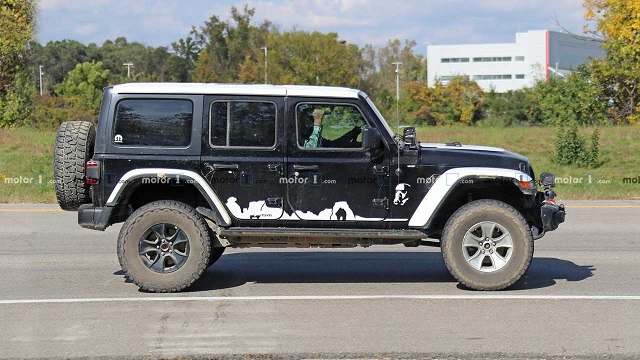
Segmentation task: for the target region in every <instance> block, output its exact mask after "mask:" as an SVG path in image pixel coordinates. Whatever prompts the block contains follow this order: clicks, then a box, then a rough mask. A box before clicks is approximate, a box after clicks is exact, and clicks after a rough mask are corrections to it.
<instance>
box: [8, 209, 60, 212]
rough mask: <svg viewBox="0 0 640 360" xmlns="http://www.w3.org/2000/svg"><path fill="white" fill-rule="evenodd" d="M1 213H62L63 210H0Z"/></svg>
mask: <svg viewBox="0 0 640 360" xmlns="http://www.w3.org/2000/svg"><path fill="white" fill-rule="evenodd" d="M0 212H62V209H0Z"/></svg>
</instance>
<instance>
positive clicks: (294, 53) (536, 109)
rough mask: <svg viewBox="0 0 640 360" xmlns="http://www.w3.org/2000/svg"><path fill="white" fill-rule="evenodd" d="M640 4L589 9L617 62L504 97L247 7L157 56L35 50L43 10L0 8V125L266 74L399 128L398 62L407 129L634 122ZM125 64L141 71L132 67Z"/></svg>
mask: <svg viewBox="0 0 640 360" xmlns="http://www.w3.org/2000/svg"><path fill="white" fill-rule="evenodd" d="M639 4H640V3H638V2H636V1H634V0H585V2H584V6H585V18H586V20H587V27H586V28H585V30H586V31H587V32H589V33H591V34H593V35H594V36H598V37H599V38H601V39H602V41H603V46H604V49H605V51H606V57H605V58H604V59H602V60H593V61H592V62H590V63H588V64H585V65H583V66H581V67H580V68H579V69H578V70H577V71H575V72H574V73H572V74H571V75H569V76H568V77H567V78H559V77H558V78H555V77H552V78H551V79H549V80H548V81H545V80H544V79H541V80H540V81H538V82H537V83H536V84H535V86H533V87H531V88H525V89H522V90H517V91H510V92H507V93H503V94H499V93H496V92H494V91H488V92H487V91H484V90H483V89H482V88H480V87H479V86H478V84H477V83H476V82H475V81H473V80H471V79H469V78H468V77H465V76H460V77H455V78H453V79H452V80H451V81H449V82H447V83H446V84H443V83H436V85H435V86H434V87H431V88H430V87H428V86H427V78H428V74H427V60H428V59H425V58H424V57H423V56H422V55H420V54H418V53H417V52H416V49H415V47H416V43H415V41H409V40H404V41H401V40H399V39H392V40H389V41H388V42H387V43H386V45H385V46H383V47H378V48H377V47H374V46H371V45H365V46H362V47H360V46H358V45H356V44H352V43H349V42H347V41H344V40H342V39H341V38H340V36H339V35H338V34H337V33H335V32H330V33H322V32H318V31H304V30H300V29H289V30H283V29H280V28H279V27H278V26H276V25H274V24H273V23H271V22H270V21H263V22H262V23H256V22H255V20H254V15H255V12H254V9H251V8H249V7H248V6H245V7H244V8H241V9H238V8H236V7H232V8H231V11H230V17H229V19H228V20H223V19H222V18H221V17H219V16H218V15H213V16H211V17H210V18H209V19H208V20H207V21H206V22H205V23H204V24H202V25H201V26H197V27H195V26H194V27H193V28H192V30H191V32H190V33H189V34H188V35H187V36H186V37H184V38H182V39H178V40H176V41H175V42H173V43H172V44H170V45H168V46H159V47H152V46H146V45H144V44H141V43H138V42H130V41H128V40H127V39H126V38H125V37H119V38H117V39H115V40H107V41H105V42H104V43H103V44H101V45H97V44H93V43H92V44H88V45H85V44H82V43H80V42H78V41H75V40H62V41H51V42H48V43H46V44H39V43H37V42H35V41H33V40H32V38H33V18H34V14H35V3H34V2H33V1H25V0H5V1H3V5H2V7H1V8H0V26H1V28H2V29H3V36H2V38H3V39H2V41H1V42H0V61H1V63H0V66H1V68H0V70H1V71H0V127H10V126H20V125H31V126H37V127H55V126H57V125H58V124H59V123H60V122H61V121H64V120H67V119H72V118H73V119H76V118H78V119H91V120H95V115H96V114H97V111H98V109H99V105H100V98H101V93H102V88H103V87H104V86H108V85H113V84H117V83H123V82H149V81H150V82H155V81H171V82H218V83H263V82H264V81H265V72H266V78H267V81H268V82H269V83H271V84H303V85H305V84H306V85H329V86H346V87H352V88H359V89H362V90H364V91H365V92H366V93H368V94H369V95H370V96H371V97H372V99H373V100H374V102H375V103H376V105H377V106H378V107H379V108H380V110H381V111H382V113H383V114H385V115H386V116H387V119H388V120H395V116H396V111H395V110H396V108H395V106H396V102H395V101H396V99H395V66H394V65H393V64H392V63H393V62H397V61H400V62H402V64H403V65H402V66H401V68H400V75H401V83H402V91H401V94H402V95H401V100H400V103H399V112H398V113H399V116H400V121H401V122H402V123H403V124H412V125H454V124H462V125H476V126H513V125H555V126H559V125H562V126H565V127H567V126H581V125H607V124H612V125H617V124H635V123H637V122H638V118H637V116H638V112H639V111H640V105H639V104H640V103H639V102H638V100H640V90H638V89H639V87H638V85H639V84H640V75H639V74H640V68H638V66H640V65H638V64H640V62H639V61H638V60H640V59H638V57H640V43H639V41H640V40H638V39H640V36H638V32H639V30H638V29H639V28H640V20H638V19H639V18H640V16H638V15H640V9H639V8H640V5H639ZM630 14H631V15H633V14H635V15H634V16H631V15H630ZM265 48H266V54H265ZM265 55H266V56H267V64H266V69H265V61H264V60H265ZM125 63H128V64H133V65H132V66H131V67H130V68H127V66H125V65H123V64H125ZM39 66H42V67H43V72H44V75H43V89H42V90H43V96H40V95H39V89H38V86H39ZM394 122H395V121H394Z"/></svg>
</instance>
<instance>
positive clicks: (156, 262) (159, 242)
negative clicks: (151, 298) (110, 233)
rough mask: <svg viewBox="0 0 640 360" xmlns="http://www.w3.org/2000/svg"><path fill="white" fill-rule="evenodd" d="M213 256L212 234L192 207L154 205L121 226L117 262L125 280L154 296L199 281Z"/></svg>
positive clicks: (178, 204) (142, 209)
mask: <svg viewBox="0 0 640 360" xmlns="http://www.w3.org/2000/svg"><path fill="white" fill-rule="evenodd" d="M210 255H211V240H210V237H209V230H208V228H207V225H206V224H205V222H204V220H203V219H202V217H200V215H198V213H197V212H196V211H195V209H193V208H192V207H191V206H189V205H187V204H184V203H181V202H178V201H155V202H152V203H149V204H147V205H144V206H142V207H141V208H139V209H138V210H136V211H135V212H134V213H133V214H131V216H130V217H129V218H128V219H127V221H126V222H125V223H124V225H123V226H122V229H121V230H120V235H119V237H118V259H119V260H120V266H122V270H123V271H124V273H125V274H126V276H127V277H128V278H129V279H130V280H131V281H133V282H134V283H135V284H136V285H138V286H139V287H140V288H141V289H144V290H147V291H152V292H177V291H181V290H183V289H185V288H187V287H189V286H190V285H191V284H193V283H194V282H195V281H196V280H198V279H199V278H200V276H201V275H202V273H203V272H204V271H205V270H206V268H207V266H208V264H209V259H210Z"/></svg>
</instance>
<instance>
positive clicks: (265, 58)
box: [260, 46, 267, 84]
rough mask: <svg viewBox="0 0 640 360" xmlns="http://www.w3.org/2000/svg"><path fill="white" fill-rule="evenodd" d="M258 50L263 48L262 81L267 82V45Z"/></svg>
mask: <svg viewBox="0 0 640 360" xmlns="http://www.w3.org/2000/svg"><path fill="white" fill-rule="evenodd" d="M260 50H264V83H265V84H267V47H266V46H263V47H261V48H260Z"/></svg>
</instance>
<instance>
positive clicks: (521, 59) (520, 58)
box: [516, 56, 524, 61]
mask: <svg viewBox="0 0 640 360" xmlns="http://www.w3.org/2000/svg"><path fill="white" fill-rule="evenodd" d="M516 61H524V56H516Z"/></svg>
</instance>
